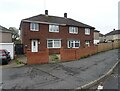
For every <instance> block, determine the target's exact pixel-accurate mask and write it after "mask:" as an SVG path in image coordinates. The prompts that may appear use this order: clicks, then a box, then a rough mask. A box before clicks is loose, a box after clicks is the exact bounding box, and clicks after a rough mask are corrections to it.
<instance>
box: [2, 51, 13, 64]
mask: <svg viewBox="0 0 120 91" xmlns="http://www.w3.org/2000/svg"><path fill="white" fill-rule="evenodd" d="M10 60H11V57H10V52H8V51H7V50H5V49H0V64H8V62H9V61H10Z"/></svg>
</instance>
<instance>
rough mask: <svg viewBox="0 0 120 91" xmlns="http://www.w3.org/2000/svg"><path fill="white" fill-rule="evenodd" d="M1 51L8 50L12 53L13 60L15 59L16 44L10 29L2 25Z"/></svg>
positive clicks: (0, 32) (0, 35)
mask: <svg viewBox="0 0 120 91" xmlns="http://www.w3.org/2000/svg"><path fill="white" fill-rule="evenodd" d="M0 49H6V50H7V51H9V52H10V55H11V58H12V59H13V58H14V43H13V42H12V34H11V32H10V30H9V29H7V28H5V27H3V26H1V25H0Z"/></svg>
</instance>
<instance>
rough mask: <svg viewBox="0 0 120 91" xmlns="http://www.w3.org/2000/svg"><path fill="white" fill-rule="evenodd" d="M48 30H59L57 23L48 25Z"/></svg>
mask: <svg viewBox="0 0 120 91" xmlns="http://www.w3.org/2000/svg"><path fill="white" fill-rule="evenodd" d="M49 32H59V26H58V25H49Z"/></svg>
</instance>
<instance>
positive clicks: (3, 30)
mask: <svg viewBox="0 0 120 91" xmlns="http://www.w3.org/2000/svg"><path fill="white" fill-rule="evenodd" d="M0 32H7V33H11V32H10V31H9V29H7V28H5V27H3V26H1V25H0Z"/></svg>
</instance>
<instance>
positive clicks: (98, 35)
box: [94, 30, 100, 44]
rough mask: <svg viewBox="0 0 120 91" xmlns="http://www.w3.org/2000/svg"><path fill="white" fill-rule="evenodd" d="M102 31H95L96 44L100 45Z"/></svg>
mask: <svg viewBox="0 0 120 91" xmlns="http://www.w3.org/2000/svg"><path fill="white" fill-rule="evenodd" d="M99 32H100V31H98V30H94V44H98V43H99V42H100V39H99V37H100V33H99Z"/></svg>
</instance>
